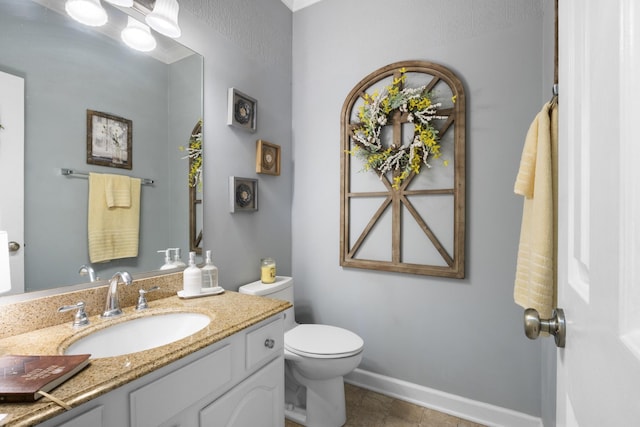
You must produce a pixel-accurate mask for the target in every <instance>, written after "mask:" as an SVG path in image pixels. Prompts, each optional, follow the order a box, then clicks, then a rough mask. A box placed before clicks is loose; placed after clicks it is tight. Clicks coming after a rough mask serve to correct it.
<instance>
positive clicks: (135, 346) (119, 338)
mask: <svg viewBox="0 0 640 427" xmlns="http://www.w3.org/2000/svg"><path fill="white" fill-rule="evenodd" d="M210 322H211V319H210V318H209V316H206V315H204V314H200V313H166V314H158V315H154V316H148V317H139V318H137V319H132V320H128V321H126V322H122V323H116V324H114V325H113V326H109V327H107V328H105V329H100V330H97V331H95V332H93V333H92V334H90V335H87V336H86V337H83V338H80V339H79V340H78V341H75V342H73V343H72V344H71V345H70V346H69V347H67V349H66V350H64V354H85V353H88V354H91V357H92V358H93V359H99V358H101V357H113V356H121V355H123V354H129V353H136V352H138V351H144V350H149V349H152V348H155V347H160V346H162V345H166V344H170V343H172V342H175V341H178V340H181V339H183V338H186V337H188V336H190V335H193V334H195V333H196V332H198V331H199V330H201V329H203V328H204V327H206V326H207V325H208V324H209V323H210Z"/></svg>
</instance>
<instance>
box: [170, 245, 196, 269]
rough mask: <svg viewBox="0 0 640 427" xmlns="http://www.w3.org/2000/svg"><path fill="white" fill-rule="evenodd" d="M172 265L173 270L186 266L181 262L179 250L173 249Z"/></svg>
mask: <svg viewBox="0 0 640 427" xmlns="http://www.w3.org/2000/svg"><path fill="white" fill-rule="evenodd" d="M194 253H195V252H194ZM189 256H191V253H189ZM173 265H174V267H175V268H177V267H186V266H187V264H185V263H184V261H182V257H181V255H180V248H173Z"/></svg>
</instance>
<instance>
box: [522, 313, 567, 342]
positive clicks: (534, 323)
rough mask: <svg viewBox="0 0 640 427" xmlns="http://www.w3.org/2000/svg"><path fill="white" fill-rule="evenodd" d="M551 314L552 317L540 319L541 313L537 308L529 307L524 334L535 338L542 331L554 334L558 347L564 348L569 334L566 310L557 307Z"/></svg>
mask: <svg viewBox="0 0 640 427" xmlns="http://www.w3.org/2000/svg"><path fill="white" fill-rule="evenodd" d="M551 315H552V317H551V319H540V314H538V312H537V311H536V309H534V308H527V309H526V310H525V311H524V334H525V335H526V336H527V338H529V339H531V340H535V339H536V338H538V336H539V335H540V332H547V333H549V334H551V335H553V336H554V338H555V340H556V346H557V347H560V348H564V343H565V338H566V335H567V323H566V321H565V318H564V310H562V309H561V308H555V309H554V310H553V312H552V313H551Z"/></svg>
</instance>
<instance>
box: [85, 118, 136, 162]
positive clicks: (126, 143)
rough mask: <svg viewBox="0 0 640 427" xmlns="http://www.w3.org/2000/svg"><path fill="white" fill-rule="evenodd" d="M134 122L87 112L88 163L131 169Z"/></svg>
mask: <svg viewBox="0 0 640 427" xmlns="http://www.w3.org/2000/svg"><path fill="white" fill-rule="evenodd" d="M132 134H133V122H132V121H131V120H128V119H124V118H122V117H118V116H114V115H112V114H107V113H101V112H99V111H93V110H87V163H88V164H92V165H102V166H110V167H112V168H122V169H131V168H132V166H133V159H132V156H131V153H132V148H133V146H132V141H131V139H132V138H131V137H132Z"/></svg>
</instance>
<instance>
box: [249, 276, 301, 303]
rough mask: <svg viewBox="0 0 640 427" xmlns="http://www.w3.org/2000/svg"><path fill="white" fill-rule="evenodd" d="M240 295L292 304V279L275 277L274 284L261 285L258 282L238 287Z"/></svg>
mask: <svg viewBox="0 0 640 427" xmlns="http://www.w3.org/2000/svg"><path fill="white" fill-rule="evenodd" d="M238 292H240V293H241V294H249V295H258V296H262V297H266V298H273V299H280V300H284V301H289V302H290V303H291V304H293V278H291V277H287V276H276V281H275V282H274V283H262V281H260V280H256V281H255V282H251V283H247V284H246V285H243V286H240V288H239V289H238Z"/></svg>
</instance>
